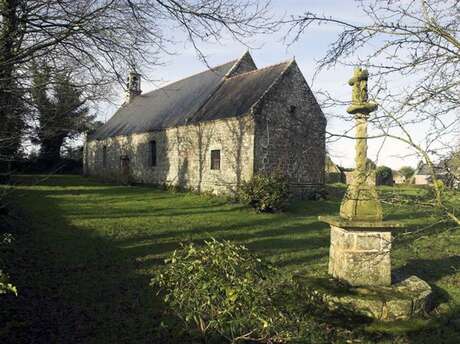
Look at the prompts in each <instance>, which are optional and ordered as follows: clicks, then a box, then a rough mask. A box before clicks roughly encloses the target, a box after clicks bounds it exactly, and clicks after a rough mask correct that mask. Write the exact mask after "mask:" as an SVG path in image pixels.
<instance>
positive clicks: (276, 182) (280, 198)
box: [239, 175, 289, 212]
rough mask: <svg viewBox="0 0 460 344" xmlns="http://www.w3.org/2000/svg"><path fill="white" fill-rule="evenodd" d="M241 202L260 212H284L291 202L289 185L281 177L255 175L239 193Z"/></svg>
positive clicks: (243, 185) (242, 186) (245, 183)
mask: <svg viewBox="0 0 460 344" xmlns="http://www.w3.org/2000/svg"><path fill="white" fill-rule="evenodd" d="M239 199H240V201H241V202H243V203H245V204H248V205H250V206H251V207H253V208H254V209H255V210H256V211H258V212H274V211H280V210H283V209H284V208H285V207H286V206H287V204H288V201H289V185H288V183H287V180H286V178H285V177H284V176H281V175H255V176H254V177H253V178H252V179H251V180H250V181H248V182H244V183H243V184H242V185H241V188H240V191H239Z"/></svg>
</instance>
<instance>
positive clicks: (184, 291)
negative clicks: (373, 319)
mask: <svg viewBox="0 0 460 344" xmlns="http://www.w3.org/2000/svg"><path fill="white" fill-rule="evenodd" d="M152 287H154V288H155V289H156V292H157V294H158V295H162V298H163V301H164V302H165V304H166V305H167V306H168V308H169V309H170V310H171V311H172V312H173V313H174V314H175V315H176V316H178V317H179V318H180V319H181V320H182V321H183V323H184V324H185V326H186V330H187V331H188V332H189V333H199V334H200V336H201V337H202V339H204V341H205V342H210V341H211V342H216V343H222V342H223V340H224V339H226V340H227V341H228V342H231V343H235V342H239V341H260V342H265V343H279V342H288V341H289V342H299V343H300V342H301V343H331V342H334V339H335V338H336V337H337V334H338V327H337V326H334V330H331V326H330V324H327V323H326V322H321V321H319V320H318V318H317V317H318V316H319V317H321V316H322V315H324V314H325V313H326V310H325V307H324V305H323V304H322V302H321V301H320V300H319V299H318V297H317V296H315V294H314V293H309V292H308V289H305V288H303V287H299V285H298V283H296V282H295V281H294V280H293V279H292V278H291V277H290V276H289V275H288V276H286V275H285V274H281V273H280V272H279V271H278V270H277V269H275V268H273V267H271V266H270V265H267V264H266V263H264V262H263V261H262V260H261V259H258V258H257V257H254V256H253V255H251V254H250V253H249V252H248V250H247V249H246V248H245V247H243V246H239V245H235V244H232V243H230V242H228V241H224V242H218V241H216V240H214V239H212V240H210V241H205V243H204V245H203V246H201V247H197V246H195V245H193V244H189V245H182V248H181V249H180V250H177V251H174V253H173V254H172V256H171V257H170V258H169V259H167V260H166V265H165V266H164V267H163V268H162V270H161V271H160V272H159V273H158V274H157V275H156V277H154V278H153V279H152ZM307 294H308V295H307ZM341 335H342V334H341Z"/></svg>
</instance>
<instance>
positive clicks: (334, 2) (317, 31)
mask: <svg viewBox="0 0 460 344" xmlns="http://www.w3.org/2000/svg"><path fill="white" fill-rule="evenodd" d="M272 7H273V11H274V12H275V13H276V14H277V15H286V16H289V14H301V13H303V12H305V11H306V10H309V11H312V12H316V13H319V14H327V15H331V16H336V17H340V18H345V19H347V20H353V21H355V22H360V21H362V20H364V19H363V18H364V16H362V15H361V14H360V10H359V9H358V8H357V7H356V4H355V2H354V1H351V0H342V1H340V0H323V1H316V0H313V1H310V0H308V1H306V0H304V1H298V0H273V1H272ZM283 30H285V29H283ZM337 32H338V27H334V26H330V25H328V26H326V25H323V26H320V27H314V28H312V29H310V30H308V31H307V32H306V33H305V34H304V35H303V36H302V37H301V39H300V40H299V41H297V42H296V43H294V44H293V45H291V46H289V47H287V46H286V43H285V42H284V41H283V37H284V35H285V31H280V32H277V33H274V34H271V35H269V36H257V37H253V38H252V39H251V40H249V41H248V42H247V43H248V45H249V46H250V49H249V50H250V53H251V55H252V56H253V58H254V60H255V62H256V64H257V66H258V67H264V66H267V65H271V64H275V63H279V62H282V61H285V60H288V59H290V58H292V57H295V59H296V61H297V63H298V65H299V67H300V69H301V70H302V72H303V74H304V76H305V78H306V80H307V82H308V83H309V84H310V87H311V88H312V90H313V92H315V91H317V90H320V89H322V90H327V91H328V92H330V93H332V94H334V95H337V96H339V97H341V98H345V97H350V98H351V88H350V87H349V86H348V84H347V81H348V79H349V78H350V76H351V75H352V68H351V67H343V66H338V67H336V68H334V69H331V70H328V71H325V72H322V73H321V74H319V75H318V76H317V77H316V78H315V80H314V82H313V81H312V78H313V75H314V72H315V66H316V61H317V60H318V59H320V58H321V57H323V56H324V54H325V53H326V50H327V47H328V45H329V44H330V43H331V42H332V41H333V40H334V38H335V37H336V34H337ZM177 35H178V36H180V32H177ZM200 48H201V50H202V51H203V52H204V53H205V54H206V56H207V61H208V63H209V65H211V66H213V65H219V64H222V63H225V62H228V61H230V60H233V59H237V58H238V57H240V56H241V55H242V54H243V53H244V52H245V51H246V49H247V46H245V45H243V44H241V43H239V42H236V41H234V40H233V39H231V38H230V37H227V38H225V37H224V39H223V40H222V41H221V42H220V43H202V44H200ZM174 50H175V52H176V54H174V55H172V56H164V57H163V60H162V61H163V65H162V66H158V67H155V68H153V69H152V71H151V74H150V75H148V76H146V77H147V78H149V79H151V80H156V81H155V82H153V83H152V82H146V81H145V80H144V82H143V84H142V89H143V91H144V92H147V91H150V90H153V89H155V88H157V87H160V86H162V85H164V84H166V83H169V82H173V81H175V80H178V79H181V78H184V77H187V76H190V75H192V74H195V73H198V72H201V71H203V70H204V69H205V68H206V66H205V65H204V63H203V62H202V61H200V60H199V58H198V56H197V54H196V51H195V50H194V49H193V47H192V46H191V45H190V44H188V43H181V44H177V45H176V46H175V47H174ZM370 73H371V74H372V71H370ZM369 82H370V83H372V79H370V81H369ZM118 94H119V97H117V98H116V99H115V103H116V105H112V106H104V107H101V109H102V111H101V112H100V113H99V118H100V119H101V120H103V121H105V120H107V119H109V118H110V116H111V115H112V114H113V112H114V111H115V109H116V107H117V105H119V104H121V102H122V101H123V97H122V90H121V89H120V90H118ZM335 111H338V112H343V113H345V107H344V108H343V109H341V108H337V109H335ZM347 122H348V121H347ZM347 122H342V121H339V120H336V119H330V120H329V121H328V130H329V131H330V132H337V133H338V132H341V131H342V130H343V129H344V128H347V127H349V125H350V122H348V123H347ZM423 130H424V129H423V128H422V127H421V128H418V130H417V135H416V136H417V137H419V138H420V139H421V140H422V139H423V137H424V135H423ZM353 146H354V142H353V140H349V139H340V140H338V141H336V142H334V143H330V144H328V150H329V151H330V154H331V156H332V158H333V160H334V161H336V162H337V163H339V164H341V165H343V166H346V167H353V165H354V161H353V157H354V148H353ZM411 153H412V152H411V151H410V150H409V149H407V148H406V147H405V146H404V145H402V144H401V143H400V142H396V141H391V140H387V141H386V142H385V144H384V145H383V146H382V140H371V141H370V142H369V154H368V155H369V157H370V158H371V159H373V160H377V163H378V165H387V166H390V167H392V168H394V169H398V168H400V167H401V166H405V165H412V166H414V167H415V166H416V164H417V162H418V160H419V159H418V158H417V157H415V156H413V155H411Z"/></svg>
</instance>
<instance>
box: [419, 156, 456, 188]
mask: <svg viewBox="0 0 460 344" xmlns="http://www.w3.org/2000/svg"><path fill="white" fill-rule="evenodd" d="M448 164H449V162H448V161H446V160H443V161H441V162H440V163H438V164H436V165H434V166H433V169H434V173H435V174H436V178H437V179H438V180H441V181H443V182H444V184H445V185H446V186H449V187H458V177H456V174H455V172H454V173H453V171H452V169H451V168H449V166H448ZM459 172H460V171H457V172H456V173H459ZM458 175H459V174H457V176H458ZM412 178H413V183H414V184H416V185H429V184H433V176H432V171H431V169H430V167H429V166H428V164H425V163H423V162H420V163H419V165H418V167H417V169H416V170H415V174H414V176H413V177H412Z"/></svg>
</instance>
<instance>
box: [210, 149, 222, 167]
mask: <svg viewBox="0 0 460 344" xmlns="http://www.w3.org/2000/svg"><path fill="white" fill-rule="evenodd" d="M211 170H220V149H214V150H212V151H211Z"/></svg>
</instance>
